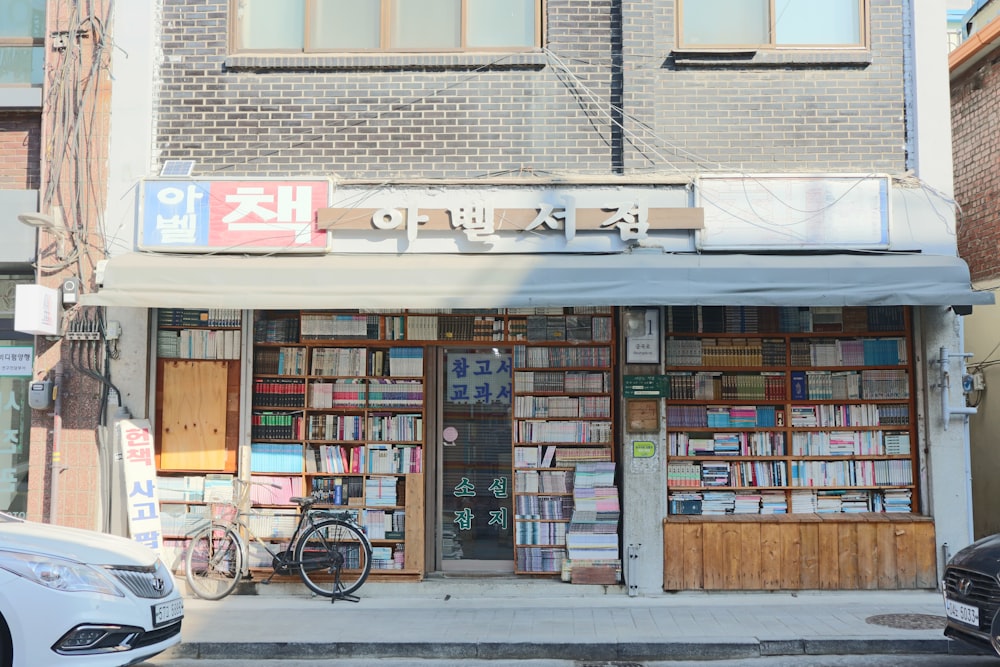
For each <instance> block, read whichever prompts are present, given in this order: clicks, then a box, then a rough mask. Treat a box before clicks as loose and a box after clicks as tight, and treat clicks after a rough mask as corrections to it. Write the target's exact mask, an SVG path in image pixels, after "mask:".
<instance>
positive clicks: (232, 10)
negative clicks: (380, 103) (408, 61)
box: [228, 0, 547, 56]
mask: <svg viewBox="0 0 1000 667" xmlns="http://www.w3.org/2000/svg"><path fill="white" fill-rule="evenodd" d="M531 1H532V2H533V3H534V5H535V6H534V14H535V34H534V43H533V44H532V45H531V46H510V47H503V46H488V47H470V46H467V42H468V26H467V21H466V17H467V16H468V8H469V0H460V3H461V12H462V18H461V35H460V41H461V44H460V45H459V46H458V47H455V48H447V47H437V48H426V49H420V48H413V47H407V48H376V49H340V50H331V49H321V48H311V47H310V45H309V30H308V29H307V28H306V26H307V25H308V24H309V19H310V14H311V13H312V11H313V9H312V5H313V0H305V3H306V6H305V21H304V22H303V26H302V31H303V36H302V38H303V44H304V46H303V48H302V49H254V48H248V47H244V46H242V45H241V44H240V23H239V21H240V18H239V4H240V2H241V0H229V20H228V26H229V51H230V53H232V54H236V55H259V54H287V55H306V56H318V55H329V54H348V55H384V54H405V53H415V54H428V53H449V54H452V53H531V52H536V51H538V50H540V49H541V48H542V44H543V42H542V37H543V30H542V26H543V21H544V17H545V3H546V1H547V0H531ZM379 2H380V4H381V14H380V16H381V25H380V26H379V39H380V41H381V43H382V44H388V42H389V37H390V35H391V29H392V19H391V11H390V10H391V7H392V0H379Z"/></svg>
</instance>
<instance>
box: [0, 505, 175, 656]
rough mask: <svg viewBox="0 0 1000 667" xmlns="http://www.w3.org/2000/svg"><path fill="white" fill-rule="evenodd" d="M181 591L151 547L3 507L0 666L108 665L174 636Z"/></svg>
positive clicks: (146, 652) (161, 646)
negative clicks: (23, 515)
mask: <svg viewBox="0 0 1000 667" xmlns="http://www.w3.org/2000/svg"><path fill="white" fill-rule="evenodd" d="M183 616H184V601H183V599H182V598H181V595H180V593H179V591H178V590H177V588H176V587H175V586H174V580H173V577H172V576H171V574H170V572H169V570H168V569H167V568H166V566H165V565H164V564H163V563H162V562H161V561H160V559H159V558H158V557H157V555H156V553H155V552H154V551H153V550H152V549H149V548H148V547H145V546H143V545H142V544H139V543H138V542H133V541H131V540H128V539H125V538H124V537H117V536H115V535H106V534H103V533H98V532H95V531H90V530H80V529H76V528H66V527H62V526H54V525H49V524H43V523H37V522H33V521H23V520H21V519H16V518H14V517H12V516H10V515H8V514H3V513H0V667H58V666H60V665H79V666H81V667H110V666H112V665H132V664H135V663H139V662H142V661H144V660H146V659H148V658H150V657H152V656H154V655H156V654H158V653H160V652H162V651H163V650H165V649H167V648H169V647H171V646H173V645H175V644H177V643H179V642H180V640H181V619H182V617H183Z"/></svg>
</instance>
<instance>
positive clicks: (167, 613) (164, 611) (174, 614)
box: [153, 598, 184, 628]
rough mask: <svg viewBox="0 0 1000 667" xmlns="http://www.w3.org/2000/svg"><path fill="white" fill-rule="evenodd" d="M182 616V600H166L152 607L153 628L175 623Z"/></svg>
mask: <svg viewBox="0 0 1000 667" xmlns="http://www.w3.org/2000/svg"><path fill="white" fill-rule="evenodd" d="M183 615H184V599H183V598H177V599H176V600H168V601H166V602H161V603H159V604H154V605H153V627H154V628H156V627H159V626H161V625H163V624H164V623H169V622H171V621H175V620H177V619H178V618H180V617H181V616H183Z"/></svg>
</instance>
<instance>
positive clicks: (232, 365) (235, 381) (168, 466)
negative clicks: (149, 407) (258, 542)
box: [155, 308, 242, 569]
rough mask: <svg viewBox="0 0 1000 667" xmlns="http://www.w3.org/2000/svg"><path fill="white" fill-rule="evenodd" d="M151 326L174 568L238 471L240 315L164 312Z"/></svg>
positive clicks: (159, 452)
mask: <svg viewBox="0 0 1000 667" xmlns="http://www.w3.org/2000/svg"><path fill="white" fill-rule="evenodd" d="M155 322H156V329H155V336H156V350H157V358H156V403H155V425H156V432H157V437H156V467H157V487H158V490H159V499H160V516H161V520H162V526H163V536H164V547H165V553H166V554H167V557H168V558H169V559H171V563H170V564H171V565H172V566H174V568H175V569H176V568H177V567H178V566H179V564H180V562H181V561H182V558H181V554H182V553H183V548H184V544H185V539H186V538H187V536H189V535H191V534H193V532H194V531H196V530H197V529H198V528H199V526H201V525H204V523H205V522H207V521H208V520H209V519H210V505H211V502H212V501H213V500H214V499H216V498H217V494H218V493H220V490H219V489H220V488H221V489H225V488H226V484H227V481H228V487H229V489H231V487H232V477H233V475H234V474H235V473H236V470H237V450H238V441H239V423H240V414H239V404H240V363H241V361H240V358H241V346H242V333H241V326H242V313H241V311H239V310H230V309H203V310H197V309H179V308H167V309H160V310H158V311H157V312H156V319H155ZM230 495H231V491H230Z"/></svg>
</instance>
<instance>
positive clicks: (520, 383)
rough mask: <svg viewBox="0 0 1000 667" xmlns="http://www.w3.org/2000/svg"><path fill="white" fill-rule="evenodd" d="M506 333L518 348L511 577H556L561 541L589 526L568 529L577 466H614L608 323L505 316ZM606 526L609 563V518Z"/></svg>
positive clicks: (601, 313)
mask: <svg viewBox="0 0 1000 667" xmlns="http://www.w3.org/2000/svg"><path fill="white" fill-rule="evenodd" d="M507 326H508V330H512V331H513V332H514V333H513V336H515V337H514V338H513V340H515V341H524V342H523V343H521V342H517V343H516V344H515V345H514V348H513V361H514V382H513V395H514V405H513V419H514V424H513V447H514V453H513V464H514V501H515V516H514V528H515V530H514V544H515V547H514V549H515V572H516V573H518V574H533V575H538V574H543V575H546V574H547V575H551V574H559V573H561V572H562V570H563V563H564V560H565V558H566V545H567V534H568V533H570V531H571V530H573V529H574V526H576V527H577V528H576V529H577V530H584V529H586V528H588V527H589V528H590V529H591V530H593V525H594V522H593V521H591V522H589V523H585V522H584V521H583V520H582V519H581V518H580V517H579V516H577V520H578V521H577V523H575V524H574V523H573V519H574V511H575V509H576V508H575V503H574V481H575V476H576V469H577V465H578V464H580V463H584V462H586V463H591V462H612V461H613V460H614V458H615V457H614V437H613V434H614V400H613V377H614V373H613V370H614V346H613V340H614V327H613V319H612V317H611V310H610V309H606V310H601V309H587V311H586V312H581V311H580V310H574V309H565V311H564V310H563V309H561V308H560V309H554V310H552V311H551V312H545V311H543V312H535V313H531V314H525V313H512V314H508V322H507ZM611 465H612V470H613V464H611ZM612 476H613V474H612ZM610 486H611V487H614V484H613V483H612V484H611V485H610ZM592 492H593V489H591V496H592ZM614 493H615V498H614V501H615V502H614V504H615V506H616V508H617V500H618V499H617V489H616V488H615V491H614ZM605 518H606V517H605ZM612 523H613V524H614V526H613V528H614V533H615V537H614V539H613V542H614V546H613V551H614V552H615V554H613V555H617V552H618V539H617V523H618V521H617V515H616V516H615V517H614V519H613V521H612ZM581 551H582V550H581ZM601 553H602V554H603V555H605V556H607V553H608V549H605V550H604V551H602V552H601ZM610 560H615V561H618V560H619V559H618V558H611V559H610Z"/></svg>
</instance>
